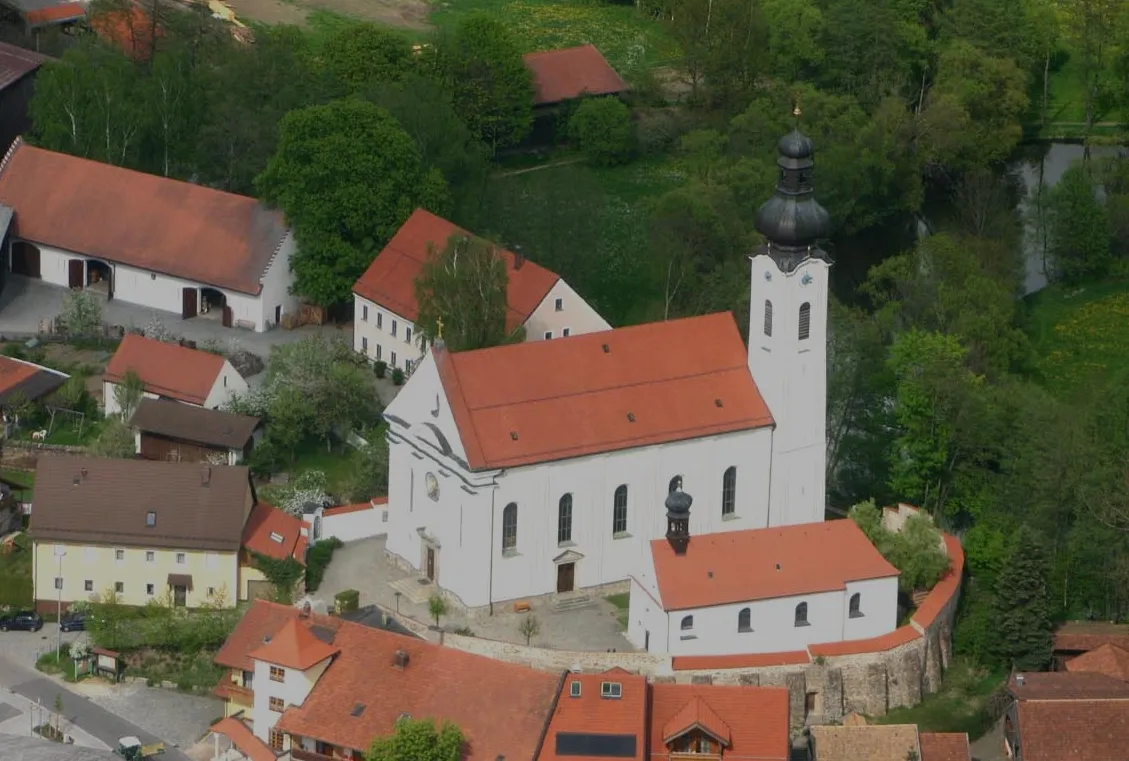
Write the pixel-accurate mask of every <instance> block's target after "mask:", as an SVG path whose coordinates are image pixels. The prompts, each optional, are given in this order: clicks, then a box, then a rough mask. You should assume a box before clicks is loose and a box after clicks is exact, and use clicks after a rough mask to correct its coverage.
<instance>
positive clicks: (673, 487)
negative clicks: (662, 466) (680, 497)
mask: <svg viewBox="0 0 1129 761" xmlns="http://www.w3.org/2000/svg"><path fill="white" fill-rule="evenodd" d="M681 489H682V476H675V477H674V478H672V479H670V484H668V485H667V488H666V492H667V494H674V493H675V492H676V491H679V490H681Z"/></svg>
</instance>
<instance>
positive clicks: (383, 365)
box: [372, 359, 388, 378]
mask: <svg viewBox="0 0 1129 761" xmlns="http://www.w3.org/2000/svg"><path fill="white" fill-rule="evenodd" d="M372 371H373V372H374V373H376V377H377V378H383V377H384V376H385V375H387V374H388V363H387V362H385V361H384V360H383V359H378V360H376V361H375V362H373V363H372Z"/></svg>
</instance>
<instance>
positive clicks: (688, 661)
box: [672, 650, 811, 671]
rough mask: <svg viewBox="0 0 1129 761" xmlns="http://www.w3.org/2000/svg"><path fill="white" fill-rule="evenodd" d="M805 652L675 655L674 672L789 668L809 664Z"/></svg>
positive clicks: (809, 658)
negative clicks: (769, 667) (772, 667)
mask: <svg viewBox="0 0 1129 761" xmlns="http://www.w3.org/2000/svg"><path fill="white" fill-rule="evenodd" d="M810 662H811V656H809V655H808V651H807V650H789V651H787V652H780V653H739V654H737V655H676V656H675V657H674V658H673V659H672V666H673V668H674V670H675V671H699V670H700V671H720V670H722V669H754V668H760V667H762V666H791V665H793V664H797V663H810Z"/></svg>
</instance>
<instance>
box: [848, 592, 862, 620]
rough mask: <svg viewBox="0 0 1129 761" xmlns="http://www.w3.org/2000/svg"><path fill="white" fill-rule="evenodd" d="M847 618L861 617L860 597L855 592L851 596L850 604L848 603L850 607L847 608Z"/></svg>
mask: <svg viewBox="0 0 1129 761" xmlns="http://www.w3.org/2000/svg"><path fill="white" fill-rule="evenodd" d="M849 616H850V618H861V617H862V595H861V594H859V593H858V592H855V593H854V594H853V595H851V602H850V606H849Z"/></svg>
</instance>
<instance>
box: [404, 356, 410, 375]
mask: <svg viewBox="0 0 1129 761" xmlns="http://www.w3.org/2000/svg"><path fill="white" fill-rule="evenodd" d="M411 371H412V361H411V360H410V359H405V360H404V372H406V373H411Z"/></svg>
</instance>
